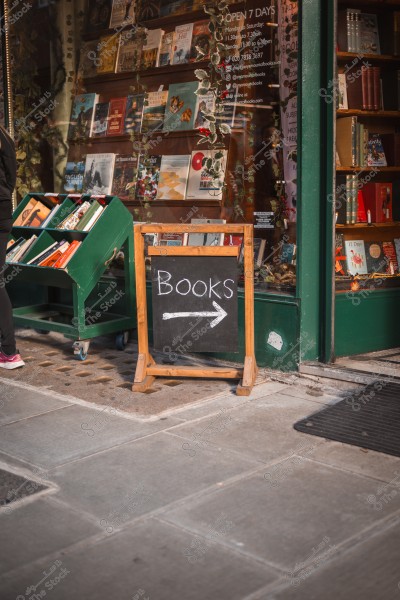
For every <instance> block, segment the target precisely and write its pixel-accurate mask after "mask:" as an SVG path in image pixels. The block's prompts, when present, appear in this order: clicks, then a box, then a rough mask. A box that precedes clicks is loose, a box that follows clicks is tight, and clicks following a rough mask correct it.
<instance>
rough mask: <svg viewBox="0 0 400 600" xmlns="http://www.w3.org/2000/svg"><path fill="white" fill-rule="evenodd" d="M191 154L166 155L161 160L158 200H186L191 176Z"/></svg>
mask: <svg viewBox="0 0 400 600" xmlns="http://www.w3.org/2000/svg"><path fill="white" fill-rule="evenodd" d="M189 165H190V154H189V155H188V154H183V155H177V154H175V155H164V156H163V157H162V159H161V167H160V179H159V182H158V190H157V199H158V200H184V199H185V194H186V185H187V180H188V175H189Z"/></svg>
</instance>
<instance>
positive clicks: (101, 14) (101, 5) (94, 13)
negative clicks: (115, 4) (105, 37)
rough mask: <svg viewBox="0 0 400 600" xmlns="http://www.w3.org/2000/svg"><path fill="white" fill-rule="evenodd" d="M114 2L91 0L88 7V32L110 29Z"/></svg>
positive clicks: (109, 0)
mask: <svg viewBox="0 0 400 600" xmlns="http://www.w3.org/2000/svg"><path fill="white" fill-rule="evenodd" d="M111 6H112V0H89V1H88V7H87V30H88V31H100V30H102V29H108V27H109V25H110V18H111Z"/></svg>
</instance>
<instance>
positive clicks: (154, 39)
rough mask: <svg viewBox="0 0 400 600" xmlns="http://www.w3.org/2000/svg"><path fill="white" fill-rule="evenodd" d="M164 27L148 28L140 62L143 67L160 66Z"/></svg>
mask: <svg viewBox="0 0 400 600" xmlns="http://www.w3.org/2000/svg"><path fill="white" fill-rule="evenodd" d="M164 33H165V32H164V31H163V29H147V30H146V41H145V43H144V45H143V49H142V55H141V58H140V64H141V68H142V69H153V68H154V67H158V59H159V56H160V49H161V40H162V38H163V35H164Z"/></svg>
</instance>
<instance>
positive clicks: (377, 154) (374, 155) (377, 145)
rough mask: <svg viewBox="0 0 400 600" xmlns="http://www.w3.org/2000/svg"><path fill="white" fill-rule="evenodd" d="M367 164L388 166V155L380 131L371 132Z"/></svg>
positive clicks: (370, 165)
mask: <svg viewBox="0 0 400 600" xmlns="http://www.w3.org/2000/svg"><path fill="white" fill-rule="evenodd" d="M367 165H368V166H369V167H386V166H387V162H386V156H385V151H384V149H383V145H382V140H381V136H380V134H379V133H371V134H370V136H369V138H368V156H367Z"/></svg>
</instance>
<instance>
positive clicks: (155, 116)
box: [142, 90, 168, 133]
mask: <svg viewBox="0 0 400 600" xmlns="http://www.w3.org/2000/svg"><path fill="white" fill-rule="evenodd" d="M167 100H168V90H163V91H161V92H149V93H148V94H147V99H146V104H145V106H144V109H143V122H142V131H143V132H145V133H151V132H154V131H160V130H162V128H163V125H164V118H165V109H166V106H167Z"/></svg>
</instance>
